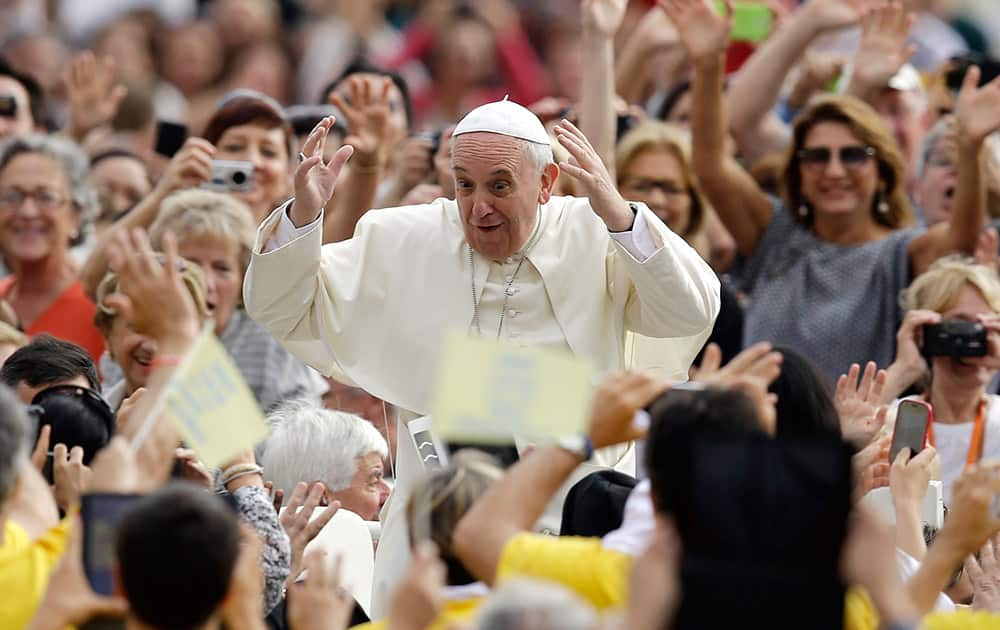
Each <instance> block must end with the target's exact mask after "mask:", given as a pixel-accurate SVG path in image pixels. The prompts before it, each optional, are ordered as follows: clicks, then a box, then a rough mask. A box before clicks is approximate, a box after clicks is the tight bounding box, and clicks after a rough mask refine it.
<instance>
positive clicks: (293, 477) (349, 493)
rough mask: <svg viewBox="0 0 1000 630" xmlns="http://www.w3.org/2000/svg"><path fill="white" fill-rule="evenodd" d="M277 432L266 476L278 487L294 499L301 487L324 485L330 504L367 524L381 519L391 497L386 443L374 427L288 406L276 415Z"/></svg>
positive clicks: (300, 406)
mask: <svg viewBox="0 0 1000 630" xmlns="http://www.w3.org/2000/svg"><path fill="white" fill-rule="evenodd" d="M268 421H269V422H270V424H271V426H272V427H273V428H272V430H271V435H270V436H269V437H268V438H267V444H266V446H265V450H264V462H263V464H264V471H265V477H266V478H267V480H268V481H271V482H272V483H273V484H274V487H275V488H280V489H283V490H285V492H286V493H287V495H289V496H290V495H291V492H292V490H293V489H294V488H295V485H296V484H298V483H300V482H303V481H304V482H306V483H308V484H310V486H311V485H312V484H313V483H315V482H317V481H318V482H320V483H322V484H323V486H324V492H325V498H326V502H327V503H332V502H333V501H340V507H341V508H342V509H345V510H350V511H351V512H354V513H355V514H357V515H358V516H360V517H361V518H363V519H364V520H366V521H375V520H378V513H379V510H381V509H382V505H383V504H384V503H385V500H386V499H387V498H388V497H389V486H388V484H386V482H385V481H384V480H383V478H382V477H383V475H384V473H385V471H384V469H383V468H382V460H383V459H384V458H385V456H386V455H387V454H388V452H389V449H388V447H387V446H386V443H385V439H383V438H382V435H381V434H380V433H379V432H378V429H376V428H375V427H374V426H372V424H371V423H370V422H368V421H367V420H365V419H363V418H359V417H358V416H355V415H353V414H350V413H345V412H343V411H330V410H328V409H322V408H319V407H316V406H315V405H312V404H309V403H295V404H292V405H287V406H284V407H282V408H280V409H278V410H276V411H275V412H274V413H272V414H271V415H270V416H268Z"/></svg>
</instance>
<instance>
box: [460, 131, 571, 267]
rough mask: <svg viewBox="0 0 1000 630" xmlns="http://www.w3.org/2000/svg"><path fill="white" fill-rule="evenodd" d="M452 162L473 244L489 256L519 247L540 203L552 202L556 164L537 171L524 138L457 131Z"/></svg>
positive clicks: (498, 256) (467, 232)
mask: <svg viewBox="0 0 1000 630" xmlns="http://www.w3.org/2000/svg"><path fill="white" fill-rule="evenodd" d="M451 163H452V168H453V170H454V174H455V198H456V200H457V201H458V207H459V210H460V212H461V215H462V227H463V229H464V230H465V238H466V240H467V241H468V242H469V244H470V245H471V246H472V249H474V250H476V251H477V252H479V253H480V254H482V255H483V256H486V257H487V258H489V259H491V260H503V259H504V258H507V257H509V256H511V255H512V254H514V253H515V252H517V250H519V249H520V248H521V247H522V246H523V245H524V244H525V243H526V242H527V240H528V238H529V237H530V236H531V232H532V230H533V229H534V227H535V219H536V217H537V215H538V204H540V203H545V202H546V201H548V198H549V195H550V194H551V191H552V186H553V185H554V184H555V179H556V176H557V175H558V168H557V167H555V166H554V165H552V166H550V167H547V168H546V169H545V170H544V172H542V173H539V172H538V169H537V168H536V167H535V165H534V164H532V163H531V160H530V159H529V158H528V156H527V155H526V153H525V149H524V143H523V142H522V141H521V140H518V139H516V138H511V137H509V136H502V135H498V134H494V133H485V132H475V133H466V134H462V135H460V136H457V137H456V138H455V145H454V149H453V151H452V162H451Z"/></svg>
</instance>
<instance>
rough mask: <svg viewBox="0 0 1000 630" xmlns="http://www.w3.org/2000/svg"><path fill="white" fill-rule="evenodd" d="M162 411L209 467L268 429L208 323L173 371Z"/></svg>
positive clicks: (258, 439)
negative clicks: (175, 370) (207, 326)
mask: <svg viewBox="0 0 1000 630" xmlns="http://www.w3.org/2000/svg"><path fill="white" fill-rule="evenodd" d="M164 413H165V414H166V415H167V417H169V418H170V419H171V421H173V423H174V424H175V425H176V426H177V429H178V430H179V431H180V432H181V435H182V436H183V438H184V441H185V442H186V443H187V444H188V445H189V446H190V447H191V448H192V449H193V450H194V451H195V452H196V453H198V457H199V458H200V459H201V460H202V461H203V462H204V463H205V465H207V466H210V467H218V466H221V465H222V464H224V463H226V462H227V461H229V460H230V459H232V458H233V457H234V456H235V455H237V454H239V453H241V452H242V451H245V450H247V449H249V448H252V447H253V446H254V445H255V444H257V443H259V442H261V441H262V440H263V439H264V438H265V437H267V434H268V426H267V422H266V421H265V419H264V415H263V414H262V413H261V410H260V407H259V406H258V405H257V399H256V398H254V395H253V392H251V391H250V388H249V387H248V386H247V384H246V382H245V381H244V380H243V376H242V375H241V374H240V371H239V370H238V369H237V368H236V364H235V363H233V360H232V358H231V357H230V356H229V353H228V352H226V349H225V348H224V347H223V346H222V344H221V343H220V342H219V340H218V339H217V338H216V337H215V334H214V333H213V332H212V330H211V329H210V328H206V330H205V331H204V332H203V333H202V334H201V336H200V337H199V338H198V341H197V342H196V343H195V345H194V347H192V348H191V350H190V351H189V352H188V354H187V355H186V356H185V358H184V361H183V362H182V363H181V365H180V367H179V368H178V370H177V372H176V373H175V374H174V376H173V380H172V382H171V383H170V386H169V391H168V393H167V396H166V401H165V405H164Z"/></svg>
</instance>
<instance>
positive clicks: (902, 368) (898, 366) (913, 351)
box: [882, 310, 941, 403]
mask: <svg viewBox="0 0 1000 630" xmlns="http://www.w3.org/2000/svg"><path fill="white" fill-rule="evenodd" d="M940 321H941V314H940V313H937V312H935V311H927V310H913V311H908V312H907V313H906V315H905V316H904V317H903V323H902V324H900V326H899V330H898V331H897V332H896V358H895V360H894V361H893V362H892V366H891V367H890V370H892V371H898V372H900V373H902V374H903V375H904V378H903V380H904V381H909V382H907V383H905V385H903V384H902V383H901V384H900V385H901V386H902V388H903V389H904V390H905V389H906V388H907V387H909V386H910V385H912V384H913V383H914V382H915V381H917V380H918V379H919V378H921V377H922V376H923V375H924V374H926V373H927V360H926V359H924V355H923V353H922V352H921V348H922V347H923V345H924V326H926V325H928V324H937V323H938V322H940ZM897 389H898V388H897ZM882 402H883V403H885V402H889V401H887V400H885V398H884V397H883V399H882Z"/></svg>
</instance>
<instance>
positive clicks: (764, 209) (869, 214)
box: [665, 0, 1000, 378]
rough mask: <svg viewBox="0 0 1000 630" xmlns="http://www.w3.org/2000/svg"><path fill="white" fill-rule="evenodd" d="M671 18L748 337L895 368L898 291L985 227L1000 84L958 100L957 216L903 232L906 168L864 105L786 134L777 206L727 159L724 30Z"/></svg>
mask: <svg viewBox="0 0 1000 630" xmlns="http://www.w3.org/2000/svg"><path fill="white" fill-rule="evenodd" d="M665 9H666V10H667V12H668V14H669V15H670V17H671V19H672V20H673V21H674V22H675V24H677V26H678V32H679V34H680V37H681V39H682V41H683V43H684V46H685V49H686V50H687V52H688V55H689V56H690V58H691V59H692V60H693V62H694V67H695V72H694V80H693V82H692V102H693V105H692V108H691V111H692V132H693V142H692V146H693V148H694V151H693V156H692V158H693V162H694V168H695V172H696V173H697V175H698V176H699V181H700V182H701V185H702V189H703V191H704V192H705V194H706V197H708V199H709V201H710V202H711V203H712V205H713V207H714V208H715V210H716V211H717V212H718V213H719V216H720V217H721V219H722V221H723V223H724V224H725V226H726V228H727V229H728V230H729V231H730V233H732V235H733V237H734V238H735V240H736V243H737V246H738V248H739V251H740V253H741V254H742V255H743V257H744V259H745V264H744V267H743V269H742V270H741V274H740V275H741V278H740V280H741V281H742V284H743V288H744V290H745V291H746V292H747V293H748V294H749V295H750V304H749V307H748V309H747V316H746V322H745V326H744V333H745V342H746V343H754V342H757V341H770V342H773V343H777V344H782V345H786V346H790V347H792V348H794V349H796V350H798V351H799V352H802V353H803V354H805V355H807V356H809V357H810V358H811V359H812V360H813V361H815V363H816V364H817V366H818V367H819V368H820V369H821V370H822V371H823V372H824V373H825V374H826V375H827V376H829V377H831V378H833V377H836V376H838V375H839V374H841V373H842V372H844V371H846V368H848V367H849V366H850V365H851V364H852V363H863V362H865V361H867V360H869V359H872V360H874V361H876V362H877V363H879V364H881V365H887V364H889V363H890V362H891V360H892V356H893V341H894V338H895V327H896V324H897V322H898V321H899V319H900V318H901V313H900V308H899V305H898V304H897V302H896V296H897V295H898V294H899V292H900V291H901V290H902V289H903V288H904V287H905V286H906V285H907V284H908V281H909V279H910V277H911V275H912V274H916V273H920V272H921V271H923V270H925V269H927V268H928V267H929V266H930V265H931V263H933V262H934V261H935V260H937V259H938V258H940V257H941V256H944V255H946V254H948V253H951V252H956V251H957V252H967V253H971V252H972V251H973V249H974V248H975V246H976V243H977V240H978V237H979V232H980V229H981V227H982V225H983V223H984V220H985V207H984V206H985V204H984V202H983V197H984V196H985V195H984V194H982V190H983V182H982V177H981V174H980V169H979V168H978V164H979V154H980V152H981V150H982V146H983V142H984V140H985V138H986V137H987V136H988V135H989V134H990V133H992V132H993V131H995V130H997V129H1000V89H998V85H1000V84H993V85H989V86H986V87H984V88H982V89H977V88H976V84H975V82H974V81H975V80H978V78H979V77H978V74H979V73H978V72H970V77H971V78H970V80H967V81H966V83H965V86H964V88H963V90H962V93H961V94H960V96H959V98H958V105H957V107H956V116H957V118H958V120H959V124H960V126H961V128H962V129H963V133H962V148H961V149H960V153H961V156H962V157H961V159H960V165H959V172H960V176H959V187H958V189H957V190H958V195H957V196H956V199H955V209H954V211H953V213H952V216H951V219H950V220H949V221H948V222H944V223H941V224H940V225H938V226H934V227H933V228H931V229H929V230H926V231H919V230H916V229H901V228H909V227H911V226H913V225H914V221H913V211H912V209H911V207H910V202H909V200H908V198H907V196H906V191H905V183H906V181H905V174H906V164H905V162H904V160H903V157H902V155H901V154H900V151H899V148H898V147H897V145H896V141H895V139H894V138H893V135H892V133H891V132H890V130H889V129H887V128H886V126H885V124H884V123H883V122H882V120H881V118H880V117H879V115H878V114H877V113H876V112H875V111H874V110H873V109H872V108H871V107H869V106H868V105H866V104H865V103H863V102H862V101H859V100H856V99H854V98H850V97H845V96H826V97H822V98H818V99H815V100H814V101H813V102H812V103H811V105H810V106H809V107H808V108H807V109H806V110H805V111H803V112H802V114H801V115H800V116H799V117H798V119H797V120H796V122H795V125H794V129H793V133H792V138H791V141H790V143H789V146H788V150H787V153H786V156H785V162H784V168H783V169H782V172H781V177H780V180H781V188H782V190H783V198H782V199H781V200H780V201H776V200H774V199H771V198H770V197H768V196H767V195H766V194H765V193H764V192H763V191H761V190H760V188H759V187H758V186H757V184H756V182H755V181H754V180H753V178H751V177H750V175H749V174H747V173H746V172H745V171H744V170H743V169H742V168H741V167H740V166H739V165H738V164H736V163H735V162H734V161H732V160H730V159H729V158H728V157H727V156H726V153H725V150H724V140H725V135H726V129H727V125H726V118H725V108H724V104H723V95H722V84H723V76H724V54H725V50H726V48H727V46H728V44H729V40H730V24H729V22H728V21H727V19H726V18H724V17H722V16H719V15H718V14H716V13H715V12H714V11H712V10H711V9H710V8H708V7H707V6H702V4H701V3H700V2H694V1H693V0H690V1H685V2H674V3H668V4H666V5H665Z"/></svg>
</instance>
